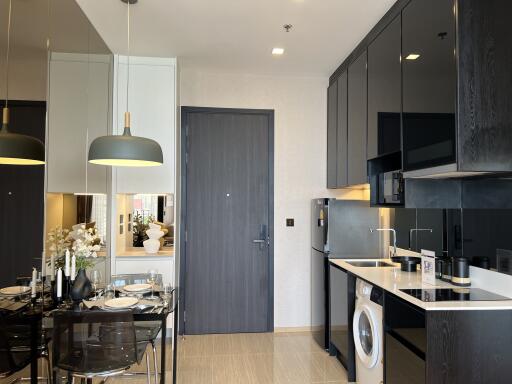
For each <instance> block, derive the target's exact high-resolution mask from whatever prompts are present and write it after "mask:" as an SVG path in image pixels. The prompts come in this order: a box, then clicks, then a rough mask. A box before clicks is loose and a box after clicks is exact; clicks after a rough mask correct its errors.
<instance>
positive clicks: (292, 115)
mask: <svg viewBox="0 0 512 384" xmlns="http://www.w3.org/2000/svg"><path fill="white" fill-rule="evenodd" d="M327 85H328V79H327V78H312V77H310V78H308V77H291V76H290V77H287V76H279V77H276V76H264V75H250V74H233V73H217V72H208V71H199V70H195V69H187V68H181V84H180V86H181V92H180V97H181V105H183V106H196V107H231V108H261V109H274V110H275V159H274V164H275V176H274V177H275V196H274V204H275V216H274V225H275V235H274V244H275V254H274V308H275V317H274V318H275V327H276V328H282V327H305V326H309V325H310V323H311V315H310V289H311V284H310V280H311V277H310V276H311V274H310V245H311V241H310V225H309V224H310V201H311V199H313V198H315V197H331V196H332V197H335V196H337V197H349V198H356V199H357V198H362V197H363V192H362V191H355V190H352V191H345V192H337V193H336V192H333V191H329V190H327V189H326V188H325V185H326V137H327V133H326V129H327V122H326V118H327V117H326V111H327V104H326V103H327ZM286 218H294V219H295V227H286V226H285V219H286Z"/></svg>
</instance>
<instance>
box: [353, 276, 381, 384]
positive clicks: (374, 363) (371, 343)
mask: <svg viewBox="0 0 512 384" xmlns="http://www.w3.org/2000/svg"><path fill="white" fill-rule="evenodd" d="M355 307H356V309H355V312H354V322H353V331H354V344H355V347H356V378H357V383H359V384H382V383H383V382H384V350H383V349H384V338H383V333H382V290H381V289H380V288H378V287H375V286H372V285H371V284H368V283H367V282H365V281H363V280H360V279H357V280H356V305H355Z"/></svg>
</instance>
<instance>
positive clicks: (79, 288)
mask: <svg viewBox="0 0 512 384" xmlns="http://www.w3.org/2000/svg"><path fill="white" fill-rule="evenodd" d="M91 292H92V285H91V281H90V280H89V278H88V277H87V275H86V274H85V269H83V268H81V269H79V270H78V274H77V275H76V278H75V282H74V283H73V287H72V288H71V292H70V295H69V296H70V297H71V299H72V300H73V301H82V300H83V299H85V298H87V297H88V296H89V295H90V294H91Z"/></svg>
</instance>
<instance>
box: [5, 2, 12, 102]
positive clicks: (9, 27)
mask: <svg viewBox="0 0 512 384" xmlns="http://www.w3.org/2000/svg"><path fill="white" fill-rule="evenodd" d="M11 18H12V0H9V18H8V21H7V53H6V55H5V108H7V107H8V106H9V105H8V104H9V50H10V48H11V47H10V45H11Z"/></svg>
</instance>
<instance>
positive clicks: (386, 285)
mask: <svg viewBox="0 0 512 384" xmlns="http://www.w3.org/2000/svg"><path fill="white" fill-rule="evenodd" d="M350 260H351V259H331V260H329V261H330V262H331V263H332V264H334V265H337V266H339V267H341V268H342V269H344V270H346V271H347V272H350V273H352V274H353V275H355V276H358V277H360V278H362V279H363V280H366V281H367V282H369V283H371V284H373V285H376V286H378V287H380V288H382V289H384V290H386V291H388V292H390V293H392V294H393V295H395V296H398V297H400V298H401V299H403V300H405V301H407V302H409V303H411V304H414V305H415V306H417V307H420V308H422V309H424V310H427V311H432V310H438V311H446V310H505V309H509V310H512V300H506V301H460V302H459V301H440V302H424V301H421V300H418V299H416V298H414V297H412V296H410V295H408V294H406V293H404V292H402V291H400V289H405V288H417V289H433V288H460V287H457V286H455V285H452V284H450V283H447V282H444V281H441V280H436V284H435V285H430V284H426V283H423V282H422V280H421V271H417V272H416V273H413V272H403V271H401V270H400V265H399V264H395V263H393V262H392V261H391V260H387V259H378V260H380V261H385V262H388V263H391V264H395V265H396V268H392V267H355V266H353V265H350V264H349V263H347V262H346V261H350ZM362 260H372V261H375V260H376V259H357V261H362ZM471 288H481V289H486V288H485V287H479V286H475V285H472V286H471Z"/></svg>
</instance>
